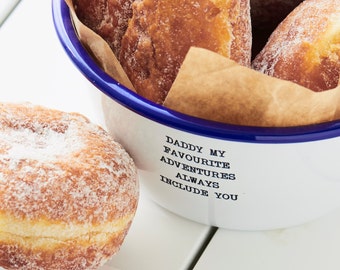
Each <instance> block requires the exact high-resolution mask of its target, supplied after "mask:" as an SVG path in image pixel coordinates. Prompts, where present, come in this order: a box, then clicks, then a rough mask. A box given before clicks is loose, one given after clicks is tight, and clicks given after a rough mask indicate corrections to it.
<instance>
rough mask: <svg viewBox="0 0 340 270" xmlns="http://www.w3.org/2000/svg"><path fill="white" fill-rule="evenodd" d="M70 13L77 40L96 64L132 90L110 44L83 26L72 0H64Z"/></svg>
mask: <svg viewBox="0 0 340 270" xmlns="http://www.w3.org/2000/svg"><path fill="white" fill-rule="evenodd" d="M65 2H66V4H67V5H68V7H69V9H70V13H71V17H72V20H73V23H74V27H75V29H76V31H77V34H78V37H79V40H80V41H81V43H82V44H83V45H84V46H85V47H86V48H87V50H88V51H89V52H90V53H91V54H92V56H93V57H94V58H95V60H96V61H97V63H98V65H99V66H100V67H101V68H102V69H103V70H104V71H105V72H106V73H107V74H109V75H110V76H111V77H113V78H114V79H115V80H117V81H118V82H119V83H121V84H123V85H125V86H126V87H128V88H129V89H131V90H133V91H134V87H133V85H132V83H131V81H130V80H129V78H128V76H127V75H126V73H125V72H124V70H123V68H122V66H121V65H120V63H119V61H118V59H117V58H116V56H115V55H114V53H113V51H112V50H111V48H110V46H109V45H108V44H107V43H106V41H105V40H104V39H102V38H101V37H100V36H99V35H97V34H96V33H95V32H94V31H92V30H91V29H90V28H88V27H87V26H85V25H84V24H83V23H82V22H81V21H80V20H79V19H78V17H77V15H76V12H75V10H74V6H73V3H72V0H65Z"/></svg>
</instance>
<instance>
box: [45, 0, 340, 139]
mask: <svg viewBox="0 0 340 270" xmlns="http://www.w3.org/2000/svg"><path fill="white" fill-rule="evenodd" d="M52 16H53V23H54V26H55V29H56V32H57V35H58V37H59V40H60V42H61V44H62V46H63V48H64V50H65V51H66V53H67V55H68V56H69V57H70V59H71V60H72V62H73V63H74V64H75V65H76V67H77V68H78V69H79V70H80V72H81V73H82V74H83V75H84V76H85V77H86V78H87V79H88V80H89V81H90V82H92V83H93V84H94V85H95V86H96V87H97V88H98V89H99V90H100V91H102V92H103V93H104V94H106V95H107V96H109V97H110V98H112V99H113V100H115V101H116V102H118V103H120V104H121V105H123V106H124V107H126V108H128V109H130V110H131V111H134V112H135V113H137V114H139V115H141V116H143V117H146V118H148V119H150V120H153V121H156V122H158V123H160V124H163V125H165V126H168V127H172V128H175V129H179V130H182V131H185V132H189V133H193V134H196V135H201V136H205V137H211V138H216V139H222V140H230V141H238V142H252V143H280V144H284V143H298V142H310V141H316V140H324V139H330V138H334V137H338V136H340V121H332V122H327V123H321V124H315V125H309V126H299V127H283V128H277V127H247V126H237V125H230V124H224V123H217V122H213V121H208V120H203V119H199V118H196V117H191V116H188V115H185V114H182V113H179V112H176V111H173V110H170V109H167V108H165V107H164V106H161V105H158V104H155V103H153V102H151V101H148V100H146V99H145V98H143V97H141V96H139V95H138V94H136V93H134V92H133V91H130V90H129V89H127V88H126V87H124V86H123V85H121V84H119V83H118V82H117V81H115V80H114V79H113V78H111V77H110V76H109V75H107V74H106V73H105V72H104V71H103V70H102V69H101V68H100V67H99V66H98V65H97V63H96V62H95V61H94V60H93V58H92V57H91V56H90V54H89V53H88V51H87V50H86V49H85V48H84V47H83V45H82V44H81V42H80V41H79V39H78V36H77V34H76V32H75V29H74V26H73V23H72V20H71V17H70V11H69V8H68V6H67V4H66V3H65V0H52Z"/></svg>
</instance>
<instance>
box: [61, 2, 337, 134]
mask: <svg viewBox="0 0 340 270" xmlns="http://www.w3.org/2000/svg"><path fill="white" fill-rule="evenodd" d="M65 1H66V3H67V4H68V6H69V8H70V12H71V16H72V19H73V22H74V25H75V28H76V31H77V33H78V36H79V39H80V41H81V42H82V43H83V45H84V46H85V47H86V48H87V49H88V50H89V52H90V53H91V54H92V55H93V56H94V57H95V59H96V61H97V62H98V65H100V66H101V68H102V69H103V70H104V71H106V72H107V73H108V74H109V75H110V76H111V77H113V78H114V79H116V80H117V81H118V82H119V83H121V84H123V85H125V86H126V87H128V88H130V89H132V90H133V89H134V88H133V86H132V84H131V82H130V80H129V78H128V76H127V75H126V73H125V72H124V70H123V68H122V67H121V65H120V63H119V61H118V59H117V58H116V56H115V55H114V53H113V52H112V50H111V48H110V46H109V45H108V44H107V43H106V41H105V40H104V39H102V38H101V37H100V36H99V35H97V34H96V33H94V32H93V31H92V30H91V29H89V28H88V27H86V26H85V25H84V24H82V23H81V22H80V21H79V19H78V18H77V16H76V13H75V10H74V7H73V3H72V0H65ZM339 91H340V90H339V87H337V88H335V89H332V90H328V91H323V92H313V91H311V90H309V89H307V88H304V87H302V86H299V85H297V84H295V83H292V82H288V81H284V80H280V79H277V78H273V77H270V76H268V75H264V74H261V73H260V72H258V71H255V70H252V69H250V68H247V67H244V66H241V65H239V64H237V63H235V62H234V61H232V60H230V59H227V58H225V57H223V56H221V55H218V54H216V53H214V52H212V51H209V50H206V49H202V48H194V47H192V48H191V49H190V50H189V52H188V54H187V55H186V58H185V60H184V63H183V65H182V66H181V68H180V70H179V73H178V75H177V78H176V80H175V81H174V83H173V86H172V88H171V89H170V91H169V93H168V96H167V98H166V99H165V102H164V106H166V107H168V108H170V109H173V110H175V111H178V112H181V113H184V114H188V115H191V116H195V117H199V118H203V119H207V120H212V121H218V122H222V123H229V124H236V125H246V126H260V127H289V126H303V125H310V124H317V123H322V122H327V121H332V120H336V119H340V92H339Z"/></svg>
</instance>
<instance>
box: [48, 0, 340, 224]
mask: <svg viewBox="0 0 340 270" xmlns="http://www.w3.org/2000/svg"><path fill="white" fill-rule="evenodd" d="M53 18H54V23H55V27H56V31H57V34H58V36H59V38H60V41H61V44H62V46H63V47H64V49H65V51H66V53H67V54H68V55H69V57H70V58H71V60H72V61H73V63H74V64H75V66H77V67H78V69H79V70H80V71H81V72H82V73H83V74H84V76H85V77H86V78H88V79H89V80H90V81H91V82H92V83H93V84H94V85H95V86H96V87H97V88H98V89H99V90H100V91H102V93H103V96H104V99H103V100H104V102H103V110H104V115H105V118H106V123H107V127H108V129H109V131H110V132H111V133H112V134H113V136H115V137H116V139H117V140H118V141H120V142H121V143H122V144H123V146H124V147H125V148H126V149H127V150H128V152H129V153H130V154H131V155H132V157H133V158H134V160H135V162H136V164H137V166H138V168H139V172H140V178H141V181H142V184H143V185H144V187H145V188H146V190H147V191H148V194H149V196H151V197H152V199H153V200H154V201H155V202H157V203H158V204H159V205H161V206H162V207H164V208H166V209H168V210H170V211H172V212H174V213H176V214H178V215H180V216H183V217H185V218H187V219H190V220H193V221H196V222H200V223H203V224H209V225H212V226H218V227H223V228H228V229H238V230H267V229H276V228H285V227H289V226H294V225H298V224H302V223H304V222H308V221H310V220H313V219H316V218H318V217H320V216H322V215H324V214H326V213H328V212H330V211H332V210H333V209H336V208H337V207H339V206H340V166H339V164H338V163H339V162H338V156H339V155H340V123H339V122H331V123H325V124H320V125H313V126H307V127H294V128H254V127H242V126H233V125H226V124H219V123H214V122H210V121H204V120H200V119H197V118H194V117H189V116H187V115H183V114H181V113H177V112H175V111H172V110H169V109H166V108H164V107H162V106H159V105H156V104H154V103H152V102H149V101H148V100H145V99H144V98H142V97H140V96H138V95H136V94H135V93H133V92H132V91H130V90H129V89H127V88H125V87H124V86H122V85H119V84H118V83H117V82H116V81H115V80H114V79H112V78H110V77H109V76H108V75H107V74H105V73H104V72H103V71H102V70H101V69H100V68H99V67H98V66H97V65H96V63H95V62H94V61H93V59H92V58H91V56H90V55H89V54H88V53H87V51H86V50H85V49H84V48H83V46H82V45H81V43H80V42H79V40H78V38H77V35H76V33H75V30H74V28H73V25H72V22H71V19H70V15H69V11H68V8H67V6H66V4H65V3H64V0H53Z"/></svg>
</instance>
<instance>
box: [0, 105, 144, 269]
mask: <svg viewBox="0 0 340 270" xmlns="http://www.w3.org/2000/svg"><path fill="white" fill-rule="evenodd" d="M0 111H1V114H0V201H1V203H0V266H1V267H4V268H6V269H35V270H36V269H48V270H56V269H58V270H60V269H96V268H97V267H98V266H99V265H102V264H103V263H105V262H106V261H107V260H108V259H109V258H110V257H111V256H112V255H113V254H114V253H115V252H116V251H117V250H118V249H119V247H120V245H121V244H122V241H123V239H124V237H125V235H126V233H127V231H128V229H129V227H130V224H131V222H132V219H133V217H134V213H135V211H136V207H137V200H138V183H137V173H136V168H135V165H134V163H133V161H132V159H131V158H130V157H129V156H128V154H127V153H126V152H125V150H124V149H123V148H122V147H121V146H120V145H119V144H118V143H116V142H115V141H113V139H112V138H111V137H110V136H109V135H108V133H107V132H105V131H104V130H103V129H101V128H100V127H98V126H96V125H95V124H92V123H90V122H89V120H87V119H86V118H85V117H83V116H81V115H79V114H75V113H64V112H60V111H56V110H52V109H47V108H43V107H39V106H33V105H29V104H7V103H5V104H0Z"/></svg>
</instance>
